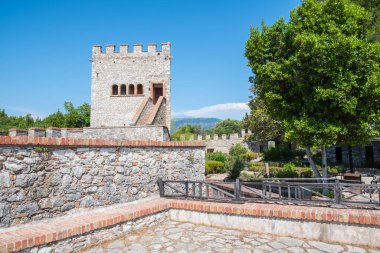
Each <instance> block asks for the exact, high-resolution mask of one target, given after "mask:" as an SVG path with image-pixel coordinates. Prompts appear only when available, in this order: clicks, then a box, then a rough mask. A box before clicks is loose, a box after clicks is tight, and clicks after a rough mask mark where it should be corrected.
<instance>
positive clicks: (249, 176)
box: [240, 171, 257, 180]
mask: <svg viewBox="0 0 380 253" xmlns="http://www.w3.org/2000/svg"><path fill="white" fill-rule="evenodd" d="M240 177H243V178H245V179H248V180H252V179H255V178H257V177H256V175H254V174H252V173H249V172H248V171H242V172H241V173H240Z"/></svg>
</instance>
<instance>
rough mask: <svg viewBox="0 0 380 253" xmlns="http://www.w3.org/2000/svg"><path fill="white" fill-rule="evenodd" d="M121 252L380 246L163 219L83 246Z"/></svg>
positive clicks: (362, 252) (362, 251)
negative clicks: (92, 244) (94, 244)
mask: <svg viewBox="0 0 380 253" xmlns="http://www.w3.org/2000/svg"><path fill="white" fill-rule="evenodd" d="M110 252H112V253H121V252H135V253H143V252H178V253H179V252H181V253H186V252H199V253H200V252H205V253H206V252H234V253H235V252H239V253H249V252H257V253H259V252H278V253H282V252H292V253H301V252H312V253H320V252H358V253H366V252H370V253H380V250H376V249H370V248H365V247H355V246H351V245H339V244H332V243H324V242H319V241H311V240H300V239H295V238H291V237H276V236H270V235H267V234H257V233H252V232H246V231H239V230H233V229H226V228H219V227H210V226H202V225H196V224H193V223H189V222H176V221H170V220H168V221H165V222H163V223H161V224H159V225H156V226H155V227H149V228H146V229H142V230H139V231H136V232H133V233H131V234H128V235H125V236H122V237H120V238H118V239H116V240H112V241H109V242H106V243H104V244H101V245H96V246H94V247H91V248H88V249H86V250H83V253H110Z"/></svg>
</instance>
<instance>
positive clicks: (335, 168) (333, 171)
mask: <svg viewBox="0 0 380 253" xmlns="http://www.w3.org/2000/svg"><path fill="white" fill-rule="evenodd" d="M343 172H344V166H343V165H335V166H330V167H328V168H327V173H328V174H337V173H343Z"/></svg>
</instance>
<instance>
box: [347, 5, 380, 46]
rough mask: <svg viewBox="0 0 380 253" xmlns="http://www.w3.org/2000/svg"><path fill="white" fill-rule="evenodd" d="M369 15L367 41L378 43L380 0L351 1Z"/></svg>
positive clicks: (379, 34) (379, 36) (379, 38)
mask: <svg viewBox="0 0 380 253" xmlns="http://www.w3.org/2000/svg"><path fill="white" fill-rule="evenodd" d="M351 1H352V2H353V3H356V4H358V5H360V6H362V7H363V8H364V9H366V10H367V11H368V12H369V13H371V20H370V22H369V23H368V27H369V32H368V36H367V37H368V39H369V41H372V42H375V41H380V0H351Z"/></svg>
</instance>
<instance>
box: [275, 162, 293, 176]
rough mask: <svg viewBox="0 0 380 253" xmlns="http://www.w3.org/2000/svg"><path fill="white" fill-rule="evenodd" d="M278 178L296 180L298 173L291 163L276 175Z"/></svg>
mask: <svg viewBox="0 0 380 253" xmlns="http://www.w3.org/2000/svg"><path fill="white" fill-rule="evenodd" d="M276 177H278V178H296V177H298V173H297V170H296V166H294V164H293V163H287V164H285V165H284V168H283V169H282V170H280V171H278V172H277V173H276Z"/></svg>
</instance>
